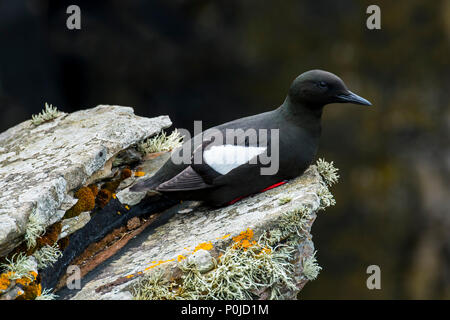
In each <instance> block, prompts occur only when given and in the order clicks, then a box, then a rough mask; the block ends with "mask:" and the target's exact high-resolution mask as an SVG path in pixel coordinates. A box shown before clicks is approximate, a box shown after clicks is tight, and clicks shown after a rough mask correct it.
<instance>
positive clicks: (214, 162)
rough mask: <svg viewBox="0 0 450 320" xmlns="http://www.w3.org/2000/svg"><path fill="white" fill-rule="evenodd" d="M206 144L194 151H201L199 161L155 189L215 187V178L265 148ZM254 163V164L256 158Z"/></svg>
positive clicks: (169, 190)
mask: <svg viewBox="0 0 450 320" xmlns="http://www.w3.org/2000/svg"><path fill="white" fill-rule="evenodd" d="M208 144H209V143H208V142H206V143H204V145H206V146H207V147H206V148H205V149H200V148H198V149H197V150H196V151H195V152H202V162H201V163H199V164H195V163H193V164H191V165H190V166H188V167H187V168H186V169H184V170H183V171H182V172H180V173H179V174H177V175H176V176H175V177H173V178H172V179H170V180H168V181H166V182H163V183H161V184H160V185H159V186H158V187H157V188H156V190H157V191H163V192H171V191H189V190H200V189H206V188H212V187H215V186H217V184H216V183H215V181H217V178H220V177H223V176H225V175H226V174H228V173H229V172H230V171H231V170H233V169H235V168H238V167H240V166H243V165H246V164H249V163H252V161H253V160H254V159H255V158H256V157H257V156H258V155H259V154H261V153H263V152H265V150H266V148H265V147H249V146H239V145H230V144H226V145H211V146H208ZM195 152H194V153H195ZM193 159H194V156H193ZM193 159H192V160H193ZM254 163H255V164H256V160H255V161H254ZM219 180H220V179H219Z"/></svg>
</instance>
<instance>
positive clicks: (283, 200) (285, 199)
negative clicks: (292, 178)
mask: <svg viewBox="0 0 450 320" xmlns="http://www.w3.org/2000/svg"><path fill="white" fill-rule="evenodd" d="M291 200H292V198H291V197H282V198H280V199H278V203H279V204H280V206H282V205H283V204H286V203H289V202H291Z"/></svg>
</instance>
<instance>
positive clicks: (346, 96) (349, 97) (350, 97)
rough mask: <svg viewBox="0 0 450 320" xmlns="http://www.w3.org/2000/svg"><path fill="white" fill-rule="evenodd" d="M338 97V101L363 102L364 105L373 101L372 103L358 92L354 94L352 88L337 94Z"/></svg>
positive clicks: (368, 104)
mask: <svg viewBox="0 0 450 320" xmlns="http://www.w3.org/2000/svg"><path fill="white" fill-rule="evenodd" d="M336 98H337V102H343V103H355V104H361V105H364V106H371V105H372V103H370V101H369V100H366V99H364V98H363V97H360V96H358V95H357V94H354V93H353V92H351V91H350V90H348V91H346V92H345V93H341V94H338V95H336Z"/></svg>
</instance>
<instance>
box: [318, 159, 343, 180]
mask: <svg viewBox="0 0 450 320" xmlns="http://www.w3.org/2000/svg"><path fill="white" fill-rule="evenodd" d="M316 167H317V171H319V173H320V175H321V176H322V178H323V179H324V181H325V183H326V184H327V185H328V186H331V185H333V184H335V183H336V182H338V180H339V174H338V173H337V172H338V171H339V169H337V168H335V167H334V165H333V161H331V162H327V161H325V160H324V159H319V160H317V162H316Z"/></svg>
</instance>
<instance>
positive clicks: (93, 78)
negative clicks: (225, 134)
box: [0, 0, 450, 299]
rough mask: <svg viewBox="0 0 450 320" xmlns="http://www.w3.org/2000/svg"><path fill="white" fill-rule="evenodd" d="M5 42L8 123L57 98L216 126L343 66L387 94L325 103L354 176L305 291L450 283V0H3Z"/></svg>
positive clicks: (336, 146)
mask: <svg viewBox="0 0 450 320" xmlns="http://www.w3.org/2000/svg"><path fill="white" fill-rule="evenodd" d="M71 4H77V5H78V6H80V8H81V30H68V29H67V28H66V19H67V17H68V14H66V8H67V6H68V5H71ZM370 4H377V5H379V6H380V8H381V27H382V28H381V30H368V29H367V28H366V19H367V17H368V15H367V14H366V8H367V6H368V5H370ZM0 43H1V46H0V131H4V130H6V129H7V128H9V127H11V126H13V125H15V124H18V123H20V122H21V121H24V120H27V119H29V118H31V115H32V114H36V113H38V112H39V111H40V110H41V109H42V108H43V105H44V102H49V103H52V104H53V105H56V106H57V107H58V108H59V109H60V110H62V111H65V112H73V111H75V110H78V109H84V108H91V107H94V106H96V105H98V104H118V105H125V106H132V107H134V109H135V112H136V113H137V114H138V115H142V116H148V117H151V116H158V115H161V114H167V115H169V116H170V118H171V119H172V121H173V123H174V126H175V127H179V128H187V129H189V130H191V129H192V128H193V121H194V120H203V127H204V128H206V127H210V126H213V125H216V124H220V123H223V122H225V121H229V120H233V119H236V118H240V117H243V116H246V115H251V114H255V113H260V112H263V111H267V110H270V109H273V108H275V107H277V106H279V105H280V104H281V103H282V102H283V100H284V98H285V95H286V93H287V90H288V87H289V85H290V83H291V81H292V80H293V79H294V78H295V77H296V76H297V75H298V74H300V73H302V72H304V71H307V70H310V69H314V68H320V69H324V70H328V71H331V72H334V73H336V74H337V75H339V76H340V77H341V78H342V79H344V81H345V82H346V83H347V85H348V87H349V88H350V89H351V90H352V91H354V92H356V93H358V94H360V95H362V96H363V97H365V98H367V99H369V100H370V101H371V102H372V103H373V107H371V108H368V107H361V106H355V105H338V104H334V105H330V106H328V107H327V108H326V110H325V113H324V117H323V135H322V139H321V146H320V150H319V155H318V156H319V157H325V159H327V160H328V161H331V160H332V161H334V163H335V165H336V166H337V167H338V168H340V175H341V180H340V182H339V183H338V184H337V185H336V186H334V187H333V188H332V192H333V193H334V195H335V198H336V201H337V204H336V206H335V207H331V208H328V209H327V210H326V212H324V213H321V214H320V215H319V216H318V219H317V221H316V223H315V224H314V226H313V234H314V242H315V245H316V248H317V250H318V253H317V257H318V260H319V263H320V264H321V266H322V267H323V271H322V272H321V274H320V276H319V278H318V279H317V280H316V281H313V282H311V283H309V284H307V286H306V287H305V288H304V290H303V291H302V292H301V294H300V298H303V299H309V298H325V299H327V298H354V299H359V298H362V299H378V298H402V299H410V298H427V299H428V298H447V299H449V298H450V233H449V227H450V216H449V211H450V210H449V209H450V206H449V199H450V192H449V189H450V188H449V180H450V179H449V175H450V174H449V173H450V148H449V127H450V110H449V104H450V103H449V90H450V68H449V60H450V58H449V57H450V1H448V0H441V1H424V0H423V1H418V0H411V1H406V0H403V1H322V0H315V1H308V2H307V1H294V0H290V1H258V0H245V1H242V0H240V1H237V0H226V1H225V0H223V1H217V0H216V1H212V0H211V1H209V0H175V1H167V0H152V1H150V0H148V1H144V0H131V1H119V0H117V1H75V0H74V1H56V0H55V1H32V0H9V1H5V0H1V1H0ZM371 264H376V265H379V266H380V268H381V281H382V283H381V286H382V288H381V290H368V289H367V287H366V279H367V277H368V275H367V274H366V268H367V266H369V265H371Z"/></svg>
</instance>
